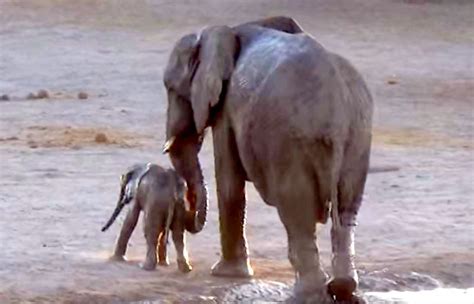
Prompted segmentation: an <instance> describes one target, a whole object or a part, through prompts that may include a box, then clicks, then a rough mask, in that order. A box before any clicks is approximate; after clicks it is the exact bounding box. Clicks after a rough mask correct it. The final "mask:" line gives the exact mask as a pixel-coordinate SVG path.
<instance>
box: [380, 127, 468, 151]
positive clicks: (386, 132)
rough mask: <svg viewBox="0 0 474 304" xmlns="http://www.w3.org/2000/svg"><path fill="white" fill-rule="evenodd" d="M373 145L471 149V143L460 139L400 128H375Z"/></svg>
mask: <svg viewBox="0 0 474 304" xmlns="http://www.w3.org/2000/svg"><path fill="white" fill-rule="evenodd" d="M373 143H374V144H375V145H377V144H380V145H391V146H411V147H425V148H437V147H444V148H456V149H473V148H474V144H473V142H472V141H469V140H465V139H462V138H455V137H449V136H447V135H444V134H438V133H435V132H429V131H425V130H421V129H411V128H401V129H388V128H387V129H385V128H375V129H374V132H373Z"/></svg>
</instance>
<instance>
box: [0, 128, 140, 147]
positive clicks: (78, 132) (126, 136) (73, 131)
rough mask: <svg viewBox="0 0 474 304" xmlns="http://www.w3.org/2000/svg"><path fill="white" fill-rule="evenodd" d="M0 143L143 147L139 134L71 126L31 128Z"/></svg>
mask: <svg viewBox="0 0 474 304" xmlns="http://www.w3.org/2000/svg"><path fill="white" fill-rule="evenodd" d="M0 142H6V143H11V144H15V145H17V144H19V145H28V146H29V147H30V148H33V149H34V148H61V147H65V148H72V149H79V148H82V147H90V146H108V145H110V146H118V147H122V148H132V147H137V146H142V145H144V137H143V136H142V135H140V134H134V133H131V132H125V131H120V130H114V129H111V128H92V127H88V128H81V127H71V126H31V127H28V128H26V129H24V130H23V131H22V132H21V134H20V136H18V137H17V136H12V137H7V138H0Z"/></svg>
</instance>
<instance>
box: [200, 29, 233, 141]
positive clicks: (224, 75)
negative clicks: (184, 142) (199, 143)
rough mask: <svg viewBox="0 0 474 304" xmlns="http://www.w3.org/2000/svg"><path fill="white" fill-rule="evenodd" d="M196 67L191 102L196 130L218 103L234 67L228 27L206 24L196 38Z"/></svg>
mask: <svg viewBox="0 0 474 304" xmlns="http://www.w3.org/2000/svg"><path fill="white" fill-rule="evenodd" d="M198 43H199V57H198V67H197V70H196V72H195V74H194V77H193V79H192V85H191V104H192V108H193V115H194V123H195V124H196V130H197V132H198V133H202V132H203V131H204V129H205V128H206V127H207V123H208V119H209V112H210V109H211V108H212V107H213V106H215V105H216V104H217V103H218V102H219V98H220V96H221V94H222V91H223V86H224V84H223V82H224V81H226V80H229V79H230V77H231V75H232V71H233V70H234V60H235V56H236V52H237V48H238V42H237V37H236V36H235V35H234V33H233V31H232V29H231V28H229V27H227V26H215V27H209V28H206V29H204V30H203V31H202V33H201V36H200V39H199V42H198Z"/></svg>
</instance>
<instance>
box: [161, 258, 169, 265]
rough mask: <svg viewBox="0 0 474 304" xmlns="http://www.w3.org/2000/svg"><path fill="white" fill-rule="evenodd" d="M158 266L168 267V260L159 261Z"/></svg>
mask: <svg viewBox="0 0 474 304" xmlns="http://www.w3.org/2000/svg"><path fill="white" fill-rule="evenodd" d="M158 265H160V266H169V265H170V262H169V261H168V259H166V260H160V261H159V262H158Z"/></svg>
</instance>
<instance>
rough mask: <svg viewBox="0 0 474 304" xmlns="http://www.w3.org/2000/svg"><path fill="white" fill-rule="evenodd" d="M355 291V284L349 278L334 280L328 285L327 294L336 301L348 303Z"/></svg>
mask: <svg viewBox="0 0 474 304" xmlns="http://www.w3.org/2000/svg"><path fill="white" fill-rule="evenodd" d="M356 289H357V282H356V281H355V280H354V279H353V278H351V277H345V278H334V279H332V280H331V281H330V282H329V284H328V291H329V293H330V294H331V295H332V296H334V297H335V298H336V300H338V301H350V300H351V299H352V298H353V297H354V292H355V291H356ZM349 303H352V302H349Z"/></svg>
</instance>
